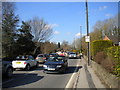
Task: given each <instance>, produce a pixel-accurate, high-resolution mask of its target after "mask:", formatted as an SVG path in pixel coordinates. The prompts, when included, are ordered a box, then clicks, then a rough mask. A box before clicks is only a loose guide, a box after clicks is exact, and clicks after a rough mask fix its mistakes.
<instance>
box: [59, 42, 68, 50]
mask: <svg viewBox="0 0 120 90" xmlns="http://www.w3.org/2000/svg"><path fill="white" fill-rule="evenodd" d="M61 48H62V49H63V50H70V45H69V43H68V41H65V40H64V41H63V42H62V45H61Z"/></svg>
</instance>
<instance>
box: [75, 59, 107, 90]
mask: <svg viewBox="0 0 120 90" xmlns="http://www.w3.org/2000/svg"><path fill="white" fill-rule="evenodd" d="M80 66H81V67H82V68H81V69H79V71H78V76H77V78H76V82H75V85H74V88H96V89H97V88H106V87H105V85H104V84H103V83H102V82H101V81H100V79H99V77H98V76H97V75H96V74H95V72H94V70H93V68H91V67H90V66H88V65H87V61H86V60H85V58H82V59H80Z"/></svg>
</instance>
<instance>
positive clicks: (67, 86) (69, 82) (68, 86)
mask: <svg viewBox="0 0 120 90" xmlns="http://www.w3.org/2000/svg"><path fill="white" fill-rule="evenodd" d="M79 62H80V60H79ZM79 62H78V64H77V67H76V68H75V70H74V73H73V74H72V76H71V78H70V80H69V81H68V83H67V85H66V87H65V88H71V87H70V86H71V85H70V84H71V82H72V78H73V77H74V75H75V74H76V73H75V72H76V71H77V68H78V66H79Z"/></svg>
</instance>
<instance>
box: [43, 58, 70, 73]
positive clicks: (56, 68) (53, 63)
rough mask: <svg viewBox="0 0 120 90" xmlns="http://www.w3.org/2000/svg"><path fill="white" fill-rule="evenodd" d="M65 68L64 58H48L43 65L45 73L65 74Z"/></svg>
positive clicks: (65, 61)
mask: <svg viewBox="0 0 120 90" xmlns="http://www.w3.org/2000/svg"><path fill="white" fill-rule="evenodd" d="M67 67H68V62H67V59H66V57H65V56H57V57H50V58H49V59H48V60H47V61H46V62H45V63H44V65H43V68H44V72H45V73H65V71H66V69H67Z"/></svg>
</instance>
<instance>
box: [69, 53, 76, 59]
mask: <svg viewBox="0 0 120 90" xmlns="http://www.w3.org/2000/svg"><path fill="white" fill-rule="evenodd" d="M68 57H69V58H77V54H76V53H74V52H70V53H69V55H68Z"/></svg>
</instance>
